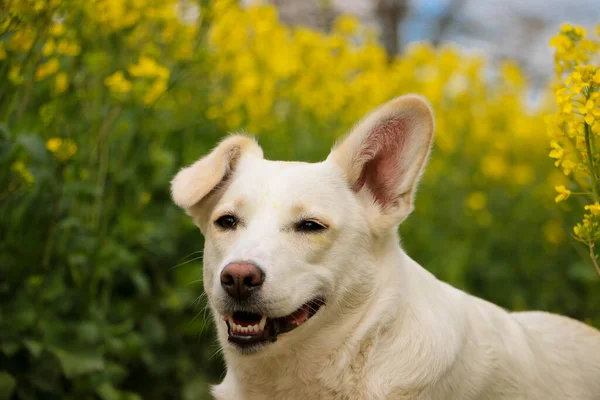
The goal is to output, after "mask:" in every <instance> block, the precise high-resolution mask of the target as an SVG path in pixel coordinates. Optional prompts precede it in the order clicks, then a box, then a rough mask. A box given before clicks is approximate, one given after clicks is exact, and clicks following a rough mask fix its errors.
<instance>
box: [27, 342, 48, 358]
mask: <svg viewBox="0 0 600 400" xmlns="http://www.w3.org/2000/svg"><path fill="white" fill-rule="evenodd" d="M23 344H24V345H25V347H26V348H27V350H29V352H30V353H31V355H32V356H33V357H34V358H38V357H39V356H40V354H42V351H43V350H44V345H43V344H42V343H40V342H37V341H35V340H29V339H25V340H23Z"/></svg>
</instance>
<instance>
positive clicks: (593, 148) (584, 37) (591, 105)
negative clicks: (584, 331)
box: [546, 25, 600, 273]
mask: <svg viewBox="0 0 600 400" xmlns="http://www.w3.org/2000/svg"><path fill="white" fill-rule="evenodd" d="M598 34H599V36H600V26H598ZM550 45H551V46H552V47H554V48H555V70H556V77H557V84H556V85H555V88H554V94H555V98H556V104H557V110H556V112H555V113H554V114H552V115H549V116H548V117H547V118H546V122H547V126H548V133H549V134H550V137H551V141H550V146H551V147H552V150H551V151H550V154H549V155H550V157H551V158H553V159H554V160H555V161H554V164H555V165H556V166H557V167H560V168H561V169H562V171H563V172H564V174H565V175H566V176H568V177H569V178H570V183H569V187H570V188H571V189H573V191H572V190H571V189H568V188H567V187H565V186H564V185H559V186H557V187H556V191H557V192H558V195H557V196H556V202H560V201H564V200H566V199H568V198H569V197H570V196H571V195H578V196H581V197H582V198H583V199H585V201H586V203H588V205H586V206H584V208H583V210H584V211H585V215H584V217H583V222H581V223H579V224H577V225H576V226H575V227H574V230H573V232H574V236H575V238H576V239H577V240H579V241H581V242H583V243H585V244H586V245H588V246H589V247H590V250H591V254H592V259H593V261H594V263H595V262H596V260H595V258H596V256H595V255H594V251H593V247H594V244H595V243H596V242H597V241H598V239H600V232H598V230H597V228H598V223H599V222H600V219H599V218H598V216H599V215H600V212H599V211H600V210H599V209H598V206H597V204H598V201H600V164H599V163H600V148H598V146H600V143H599V140H600V139H599V138H600V38H596V39H594V38H591V37H589V35H588V33H587V31H586V30H585V29H583V28H581V27H577V26H571V25H563V26H562V27H561V31H560V33H559V34H558V35H556V36H555V37H553V38H552V39H551V41H550ZM598 272H599V273H600V270H599V271H598Z"/></svg>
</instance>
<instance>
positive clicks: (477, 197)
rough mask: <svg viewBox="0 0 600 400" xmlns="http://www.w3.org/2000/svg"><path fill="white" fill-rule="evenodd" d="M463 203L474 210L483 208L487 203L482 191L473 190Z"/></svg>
mask: <svg viewBox="0 0 600 400" xmlns="http://www.w3.org/2000/svg"><path fill="white" fill-rule="evenodd" d="M465 205H466V206H467V207H468V208H470V209H471V210H474V211H480V210H483V209H484V208H485V207H486V205H487V197H486V195H485V193H483V192H473V193H471V194H470V195H469V197H467V199H466V200H465Z"/></svg>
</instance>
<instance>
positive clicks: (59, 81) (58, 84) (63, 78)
mask: <svg viewBox="0 0 600 400" xmlns="http://www.w3.org/2000/svg"><path fill="white" fill-rule="evenodd" d="M68 87H69V78H68V76H67V74H65V73H64V72H59V73H58V74H56V78H55V81H54V90H56V93H58V94H60V93H63V92H64V91H65V90H67V88H68Z"/></svg>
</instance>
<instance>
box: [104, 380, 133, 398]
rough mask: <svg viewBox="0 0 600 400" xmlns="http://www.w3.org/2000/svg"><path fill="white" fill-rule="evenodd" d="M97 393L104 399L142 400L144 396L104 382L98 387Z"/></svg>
mask: <svg viewBox="0 0 600 400" xmlns="http://www.w3.org/2000/svg"><path fill="white" fill-rule="evenodd" d="M96 393H98V395H99V396H100V398H101V399H102V400H141V399H142V398H141V397H140V396H139V395H137V394H135V393H131V392H124V391H121V390H118V389H115V388H114V386H112V385H111V384H110V383H103V384H102V385H100V386H99V387H98V389H97V390H96Z"/></svg>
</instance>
